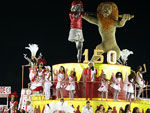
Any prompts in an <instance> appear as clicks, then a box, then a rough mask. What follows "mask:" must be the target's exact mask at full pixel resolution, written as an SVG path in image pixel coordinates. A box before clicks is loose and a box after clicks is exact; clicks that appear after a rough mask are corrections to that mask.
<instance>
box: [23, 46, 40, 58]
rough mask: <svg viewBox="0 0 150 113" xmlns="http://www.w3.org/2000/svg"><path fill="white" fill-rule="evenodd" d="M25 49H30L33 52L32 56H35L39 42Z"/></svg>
mask: <svg viewBox="0 0 150 113" xmlns="http://www.w3.org/2000/svg"><path fill="white" fill-rule="evenodd" d="M25 49H29V50H30V52H31V56H34V57H35V56H36V53H37V51H38V49H39V47H38V45H37V44H29V47H25Z"/></svg>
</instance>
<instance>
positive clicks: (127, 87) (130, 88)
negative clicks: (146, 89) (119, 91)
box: [123, 84, 134, 93]
mask: <svg viewBox="0 0 150 113" xmlns="http://www.w3.org/2000/svg"><path fill="white" fill-rule="evenodd" d="M123 90H124V91H125V92H129V93H134V87H133V85H132V84H125V85H124V88H123Z"/></svg>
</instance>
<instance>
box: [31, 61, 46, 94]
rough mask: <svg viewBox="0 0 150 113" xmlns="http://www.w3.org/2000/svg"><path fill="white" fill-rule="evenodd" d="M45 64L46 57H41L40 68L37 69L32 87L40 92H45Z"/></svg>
mask: <svg viewBox="0 0 150 113" xmlns="http://www.w3.org/2000/svg"><path fill="white" fill-rule="evenodd" d="M44 64H46V60H45V59H39V60H38V67H39V68H38V69H37V76H36V78H35V80H34V82H32V83H31V87H30V89H31V90H32V91H36V92H39V93H42V92H43V85H44V73H45V70H44V69H43V66H44Z"/></svg>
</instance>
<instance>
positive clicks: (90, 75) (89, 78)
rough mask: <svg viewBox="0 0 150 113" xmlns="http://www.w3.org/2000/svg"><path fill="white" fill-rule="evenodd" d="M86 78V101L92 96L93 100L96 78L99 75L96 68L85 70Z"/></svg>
mask: <svg viewBox="0 0 150 113" xmlns="http://www.w3.org/2000/svg"><path fill="white" fill-rule="evenodd" d="M83 74H84V76H86V100H87V99H88V97H89V96H90V100H92V98H93V87H94V83H93V82H94V81H95V76H96V75H97V70H96V69H95V68H94V69H93V70H92V69H91V68H89V67H88V68H85V69H84V72H83Z"/></svg>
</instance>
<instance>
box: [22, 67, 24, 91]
mask: <svg viewBox="0 0 150 113" xmlns="http://www.w3.org/2000/svg"><path fill="white" fill-rule="evenodd" d="M23 80H24V65H22V89H23V83H24V82H23Z"/></svg>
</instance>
